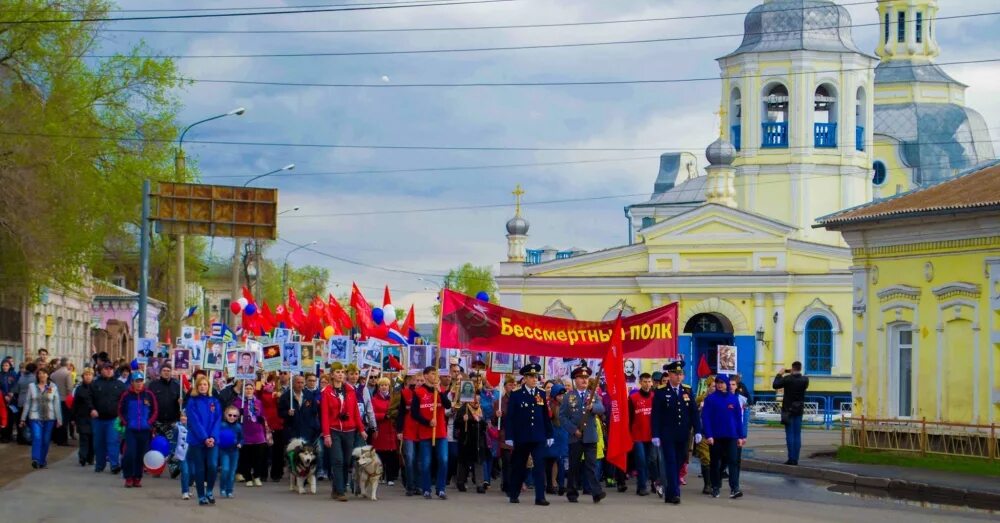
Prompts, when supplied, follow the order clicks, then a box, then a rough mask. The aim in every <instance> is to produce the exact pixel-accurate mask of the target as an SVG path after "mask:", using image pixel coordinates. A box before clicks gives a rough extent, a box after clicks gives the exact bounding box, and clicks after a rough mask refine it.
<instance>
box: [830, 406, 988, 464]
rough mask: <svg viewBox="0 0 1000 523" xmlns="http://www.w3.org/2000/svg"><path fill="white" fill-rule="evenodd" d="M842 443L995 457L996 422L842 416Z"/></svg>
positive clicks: (843, 444)
mask: <svg viewBox="0 0 1000 523" xmlns="http://www.w3.org/2000/svg"><path fill="white" fill-rule="evenodd" d="M840 443H841V445H842V446H849V447H855V448H858V449H860V450H861V451H862V452H863V451H865V450H890V451H898V452H913V453H919V454H920V455H922V456H925V455H928V454H935V455H945V456H964V457H971V458H985V459H989V460H990V461H994V460H996V459H997V458H998V457H1000V456H998V447H1000V441H998V440H997V425H996V423H993V424H990V425H972V424H965V423H948V422H942V421H927V419H926V418H923V419H920V420H913V419H878V418H866V417H864V416H858V417H852V418H845V419H844V420H843V423H842V424H841V429H840Z"/></svg>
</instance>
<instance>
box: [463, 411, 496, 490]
mask: <svg viewBox="0 0 1000 523" xmlns="http://www.w3.org/2000/svg"><path fill="white" fill-rule="evenodd" d="M487 426H489V421H487V419H486V415H485V414H484V413H483V408H482V404H481V403H480V402H479V396H474V397H473V398H472V401H471V402H469V403H465V404H463V405H462V406H461V407H460V408H459V409H458V411H457V413H456V414H455V423H454V434H455V441H456V442H457V444H458V456H457V459H458V465H457V466H456V467H455V468H456V472H455V486H456V488H457V489H458V491H459V492H465V491H466V487H465V483H466V480H468V479H469V472H470V471H471V472H472V483H473V484H475V483H476V467H479V466H482V471H483V475H482V476H480V477H481V478H483V484H482V485H476V492H477V493H479V494H484V493H485V492H486V485H485V483H486V478H487V477H488V474H489V472H488V469H487V468H486V462H487V461H488V460H489V459H492V457H491V455H490V452H489V449H488V448H487V446H486V427H487Z"/></svg>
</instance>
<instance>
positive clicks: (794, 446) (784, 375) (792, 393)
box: [771, 361, 809, 465]
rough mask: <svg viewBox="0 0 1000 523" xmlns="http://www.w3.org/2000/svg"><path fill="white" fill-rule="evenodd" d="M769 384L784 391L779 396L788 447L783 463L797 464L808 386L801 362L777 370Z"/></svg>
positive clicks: (807, 379)
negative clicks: (789, 367)
mask: <svg viewBox="0 0 1000 523" xmlns="http://www.w3.org/2000/svg"><path fill="white" fill-rule="evenodd" d="M771 385H772V386H773V387H774V390H784V392H785V394H784V396H782V397H781V424H782V425H784V426H785V446H786V447H788V461H786V462H785V465H798V464H799V452H800V451H801V450H802V415H803V414H804V413H805V402H806V390H807V389H808V388H809V378H807V377H806V376H803V375H802V362H801V361H796V362H794V363H792V369H791V370H788V369H781V370H779V371H778V375H777V376H775V377H774V382H773V383H772V384H771Z"/></svg>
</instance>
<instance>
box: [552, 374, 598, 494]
mask: <svg viewBox="0 0 1000 523" xmlns="http://www.w3.org/2000/svg"><path fill="white" fill-rule="evenodd" d="M572 377H573V390H572V391H570V392H567V393H566V395H565V397H563V400H562V405H560V407H559V426H561V427H563V429H565V430H566V433H567V434H569V477H568V478H567V479H568V483H569V485H568V490H567V491H566V499H568V500H569V502H570V503H576V500H577V498H579V497H580V490H581V489H580V485H577V482H578V481H579V480H580V466H581V465H582V466H583V467H584V470H583V473H584V474H586V481H587V485H589V486H590V488H591V494H592V495H593V496H594V503H600V502H601V500H602V499H604V497H605V496H607V494H606V493H605V492H604V488H603V487H602V486H601V482H600V481H597V439H598V438H597V424H598V423H599V422H598V420H597V416H599V415H601V414H604V402H602V401H601V399H600V398H599V397H596V394H595V393H596V391H592V390H588V388H587V385H588V381H589V378H590V369H588V368H587V367H579V368H577V369H575V370H574V371H573V374H572Z"/></svg>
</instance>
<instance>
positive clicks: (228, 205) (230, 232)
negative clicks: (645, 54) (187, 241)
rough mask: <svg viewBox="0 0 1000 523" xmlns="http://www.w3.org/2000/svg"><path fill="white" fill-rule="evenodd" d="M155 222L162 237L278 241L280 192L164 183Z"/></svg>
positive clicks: (160, 189) (158, 195) (160, 186)
mask: <svg viewBox="0 0 1000 523" xmlns="http://www.w3.org/2000/svg"><path fill="white" fill-rule="evenodd" d="M153 196H154V198H155V202H156V208H155V211H154V212H153V219H154V220H155V221H156V222H157V225H158V232H160V233H161V234H182V235H194V236H225V237H234V238H254V239H260V240H264V239H267V240H275V239H277V238H278V229H277V216H278V190H277V189H261V188H256V187H233V186H227V185H205V184H197V183H171V182H160V184H159V192H157V193H156V194H154V195H153Z"/></svg>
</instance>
